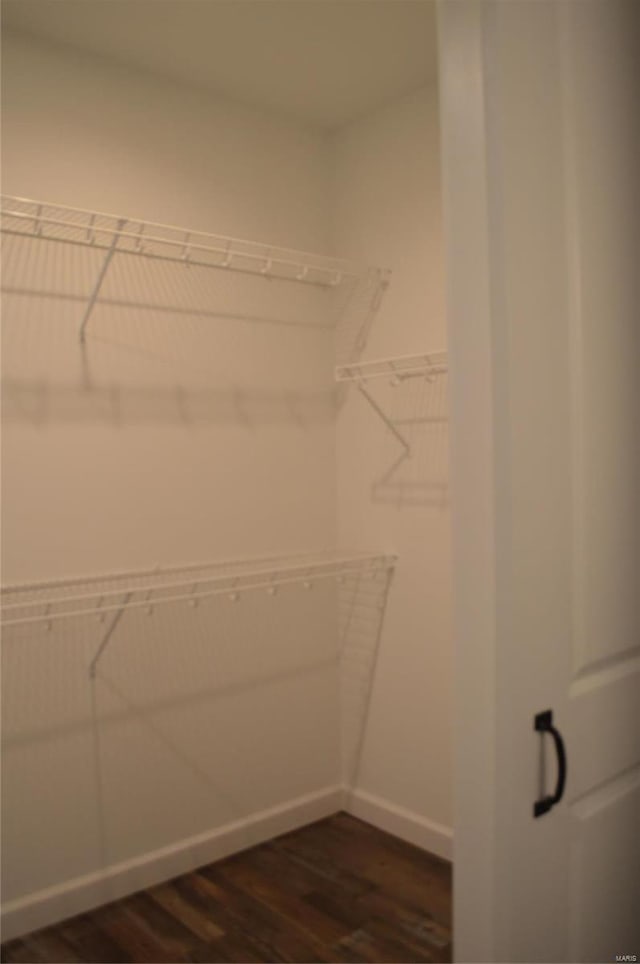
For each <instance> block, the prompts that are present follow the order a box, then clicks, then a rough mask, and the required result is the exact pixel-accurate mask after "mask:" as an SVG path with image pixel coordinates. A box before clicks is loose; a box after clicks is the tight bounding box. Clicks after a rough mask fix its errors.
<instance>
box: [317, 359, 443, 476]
mask: <svg viewBox="0 0 640 964" xmlns="http://www.w3.org/2000/svg"><path fill="white" fill-rule="evenodd" d="M446 371H448V365H447V353H446V351H435V352H430V353H429V354H422V355H398V356H396V357H393V358H379V359H376V360H375V361H368V362H354V363H353V364H349V365H339V366H338V367H337V368H336V370H335V378H336V381H337V382H354V383H355V385H356V387H357V389H358V391H359V392H360V394H361V395H362V397H363V398H364V399H366V401H367V403H368V404H369V406H370V407H371V408H372V409H373V411H374V412H375V413H376V415H377V416H378V418H380V419H381V421H383V422H384V424H385V425H386V426H387V428H388V429H389V431H390V432H391V433H392V434H393V435H394V436H395V437H396V439H397V440H398V442H400V445H401V446H402V447H403V449H404V451H405V457H409V456H410V455H411V445H410V444H409V442H408V441H407V439H406V438H405V437H404V435H403V434H402V432H401V431H400V430H399V429H398V427H397V426H396V425H395V424H394V422H393V420H392V419H391V418H390V417H389V416H388V415H387V413H386V412H385V411H384V409H383V408H382V406H381V405H380V403H379V402H378V401H376V399H375V398H374V397H373V395H372V394H371V392H370V391H369V390H368V389H367V388H366V387H365V382H366V381H367V380H368V379H370V378H381V377H386V378H388V379H389V383H390V384H391V385H393V386H394V387H395V386H397V385H400V384H401V383H402V382H403V381H406V380H407V379H409V378H428V379H430V378H431V377H433V376H434V375H441V374H443V373H445V372H446Z"/></svg>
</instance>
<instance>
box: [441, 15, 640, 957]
mask: <svg viewBox="0 0 640 964" xmlns="http://www.w3.org/2000/svg"><path fill="white" fill-rule="evenodd" d="M439 17H440V54H441V85H442V95H441V100H442V123H443V152H444V154H443V157H444V172H445V208H446V229H447V270H448V299H449V316H450V339H451V343H450V356H451V366H450V367H451V381H452V399H451V401H452V443H453V444H452V448H453V464H452V478H453V494H454V502H453V504H454V526H455V531H454V549H455V588H456V604H455V605H456V640H457V687H458V691H457V696H458V700H457V762H456V773H457V775H456V787H455V789H456V813H455V848H454V867H455V873H454V880H455V896H454V908H455V914H454V942H455V956H456V959H457V960H468V961H482V960H490V961H558V962H561V961H615V960H616V956H617V955H620V956H624V955H631V957H630V958H629V957H628V958H627V959H633V960H640V280H639V279H640V204H639V203H638V202H639V197H640V135H639V130H640V35H639V27H640V3H638V2H637V0H631V2H628V3H623V2H620V0H518V2H516V0H512V2H503V0H498V2H494V0H484V2H478V0H455V2H451V0H443V2H442V3H441V4H440V8H439ZM546 710H552V712H553V720H554V724H555V725H556V726H557V728H558V730H559V732H560V733H561V735H562V738H563V741H564V747H565V748H566V755H567V765H568V769H567V781H566V787H565V789H564V794H563V797H562V799H561V800H560V801H559V802H558V803H557V804H556V805H555V806H553V807H552V808H551V809H549V810H548V812H545V813H543V814H542V815H540V816H538V817H535V816H534V803H535V801H536V800H537V799H538V798H541V797H542V798H544V797H545V796H546V797H548V796H553V792H554V789H555V784H556V779H557V763H556V752H555V747H554V740H553V739H552V738H551V737H550V736H549V735H547V736H544V737H543V736H541V735H539V734H537V733H536V732H535V731H534V717H535V716H536V714H538V713H539V712H540V711H546ZM542 771H543V772H542ZM543 774H544V779H543ZM542 782H544V783H545V787H544V789H543V788H541V783H542ZM633 955H636V956H635V958H634V957H633Z"/></svg>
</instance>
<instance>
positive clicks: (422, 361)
mask: <svg viewBox="0 0 640 964" xmlns="http://www.w3.org/2000/svg"><path fill="white" fill-rule="evenodd" d="M447 370H448V365H447V352H446V351H434V352H429V354H421V355H398V356H396V357H394V358H379V359H376V360H374V361H365V362H355V363H353V364H349V365H339V366H338V367H337V368H336V370H335V377H336V381H338V382H361V381H367V380H368V379H370V378H382V377H387V378H389V379H390V380H391V382H392V384H399V383H400V382H402V381H404V379H406V378H416V377H419V376H421V375H424V376H428V377H430V376H432V375H440V374H443V373H444V372H446V371H447Z"/></svg>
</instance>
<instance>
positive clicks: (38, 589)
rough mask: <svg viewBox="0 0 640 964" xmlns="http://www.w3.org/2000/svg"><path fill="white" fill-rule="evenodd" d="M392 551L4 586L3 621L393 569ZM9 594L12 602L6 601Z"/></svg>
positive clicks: (272, 589)
mask: <svg viewBox="0 0 640 964" xmlns="http://www.w3.org/2000/svg"><path fill="white" fill-rule="evenodd" d="M395 561H396V557H395V556H394V555H391V554H386V555H385V554H380V555H373V554H367V553H356V554H352V555H337V554H328V553H324V554H321V555H319V556H317V555H316V556H294V557H287V558H284V559H283V558H280V559H273V558H269V559H262V560H249V561H246V562H242V561H236V562H232V563H226V562H222V563H209V564H200V565H194V566H183V567H176V568H171V569H159V568H156V569H153V570H144V571H133V572H127V573H117V574H105V575H100V576H92V577H88V578H80V579H69V580H59V581H54V582H41V583H29V584H26V583H22V584H19V585H10V586H5V587H3V588H2V591H1V596H2V600H3V601H2V627H3V628H6V627H9V626H18V625H23V624H28V623H44V624H46V625H47V627H48V628H50V627H51V624H52V623H53V622H54V621H57V620H60V619H71V618H78V617H83V616H93V617H95V618H97V619H98V620H99V621H101V622H103V621H104V619H105V617H106V616H107V615H108V614H109V613H115V614H121V613H122V612H123V611H125V610H127V609H145V610H146V611H147V612H148V613H149V615H151V614H152V613H153V611H154V609H155V607H156V606H161V605H166V604H169V603H180V602H185V603H188V604H190V605H191V606H196V605H197V604H198V603H199V601H200V600H203V599H207V598H210V597H213V596H224V595H227V596H228V597H229V598H230V600H231V601H233V602H236V601H237V600H238V599H239V598H240V596H241V594H242V593H246V592H250V591H251V592H254V591H266V592H269V593H270V594H271V595H275V594H276V592H277V590H278V587H280V586H284V585H292V584H301V585H303V586H304V587H305V588H307V589H310V588H312V586H313V584H314V582H317V581H319V580H324V579H334V578H336V579H345V578H347V577H349V576H372V575H375V574H377V573H385V572H388V571H389V570H391V569H393V567H394V565H395ZM5 600H7V602H5Z"/></svg>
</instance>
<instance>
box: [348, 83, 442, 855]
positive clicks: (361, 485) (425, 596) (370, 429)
mask: <svg viewBox="0 0 640 964" xmlns="http://www.w3.org/2000/svg"><path fill="white" fill-rule="evenodd" d="M333 148H334V157H333V165H334V168H333V193H334V198H335V208H334V230H333V241H334V248H335V250H336V251H341V252H343V253H344V256H345V257H352V258H357V259H362V260H364V261H369V262H373V263H377V264H383V265H385V266H386V267H389V268H391V269H392V272H393V274H392V279H391V285H390V287H389V289H388V292H387V293H386V295H385V297H384V300H383V302H382V306H381V309H380V312H379V314H378V316H377V317H376V319H375V321H374V324H373V327H372V330H371V334H370V337H369V341H368V344H367V346H366V348H365V350H364V352H363V358H365V359H375V358H379V357H387V356H393V355H404V354H412V353H420V352H424V351H429V350H438V349H445V348H446V340H445V310H444V264H443V245H442V224H441V209H440V203H441V202H440V169H439V132H438V104H437V92H436V90H435V89H422V90H420V91H417V92H416V93H414V94H412V95H411V96H408V97H406V98H404V99H403V100H402V101H400V102H396V103H393V104H391V105H390V106H389V107H387V108H385V109H383V110H380V111H378V112H377V113H375V114H374V115H371V116H369V117H367V118H366V119H364V120H363V121H361V122H359V123H357V124H353V125H351V126H349V127H347V128H344V129H342V130H340V131H339V132H337V133H336V134H335V135H334V144H333ZM368 388H369V390H370V391H371V392H372V393H373V394H374V395H375V396H376V398H377V400H378V401H379V402H380V403H382V405H383V407H386V408H387V410H388V411H389V413H390V414H391V415H392V417H393V418H394V419H398V422H397V424H398V426H399V427H401V428H402V430H403V431H404V432H406V433H407V438H408V439H409V441H410V443H411V445H412V456H411V458H410V459H401V460H400V461H398V460H399V459H400V457H401V455H402V448H401V447H400V445H399V443H398V442H397V440H396V439H395V438H393V436H392V435H391V434H390V433H389V432H388V431H387V429H386V428H385V426H384V424H383V423H382V421H380V420H379V418H378V417H377V416H376V414H375V413H374V412H373V411H372V409H371V408H370V407H369V406H368V404H367V403H366V401H365V400H364V399H363V398H362V397H361V396H360V395H359V394H358V393H357V391H356V389H355V388H351V389H350V390H349V392H348V393H347V395H346V397H344V398H343V399H342V401H343V407H342V411H341V414H340V417H339V422H338V533H339V539H340V541H341V542H343V543H345V544H351V545H359V546H363V547H364V546H366V545H372V544H373V545H381V546H384V547H385V548H386V549H388V550H389V551H396V552H397V553H398V555H399V563H398V569H397V572H396V576H395V578H394V585H393V591H392V593H391V596H390V602H389V607H388V610H387V613H386V617H385V625H384V633H383V636H382V640H381V646H380V652H379V659H378V666H377V674H376V681H375V688H374V691H373V696H372V700H371V704H370V713H369V722H368V728H367V736H366V741H365V743H364V746H363V748H362V752H361V754H360V757H359V759H358V760H353V759H352V760H350V761H347V765H348V767H350V768H351V770H352V771H353V772H354V773H355V776H356V784H357V790H358V793H356V800H357V801H358V800H359V803H358V804H357V805H359V806H360V811H359V812H362V814H363V816H368V817H376V818H377V819H380V818H381V817H383V816H384V813H385V812H387V813H388V814H391V813H392V812H395V813H396V817H397V819H394V818H392V817H391V816H389V820H390V821H392V822H390V823H389V826H390V828H391V829H394V830H395V831H396V832H399V831H402V830H403V829H404V831H405V832H407V833H408V834H409V835H412V836H413V838H414V839H415V840H416V841H421V842H423V843H426V844H427V845H429V846H431V847H432V848H433V849H436V850H439V852H441V853H447V852H448V851H449V846H450V828H451V824H452V812H451V723H452V719H451V718H452V693H451V627H450V610H451V601H450V581H451V574H450V532H449V500H448V455H447V438H448V426H447V400H446V377H436V378H435V379H434V380H433V381H432V382H431V383H425V382H424V381H423V380H418V381H411V382H408V383H405V384H404V385H403V386H402V387H398V388H395V389H394V388H391V387H389V385H388V384H386V383H385V381H384V380H383V379H381V380H379V381H378V382H373V381H372V382H370V383H369V385H368ZM372 797H373V798H379V799H376V800H372V799H371V798H372ZM387 805H388V806H387ZM397 808H400V809H401V810H402V811H406V813H403V814H402V815H398V813H397V812H396V811H397ZM434 825H435V826H434ZM411 828H413V830H411ZM432 831H433V832H432Z"/></svg>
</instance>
